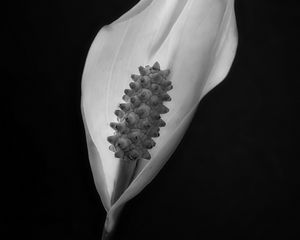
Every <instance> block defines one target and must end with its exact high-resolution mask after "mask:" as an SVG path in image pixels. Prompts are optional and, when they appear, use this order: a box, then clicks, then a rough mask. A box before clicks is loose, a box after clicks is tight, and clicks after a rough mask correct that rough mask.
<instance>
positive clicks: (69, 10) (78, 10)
mask: <svg viewBox="0 0 300 240" xmlns="http://www.w3.org/2000/svg"><path fill="white" fill-rule="evenodd" d="M136 2H138V1H137V0H135V1H116V0H115V1H112V0H110V1H100V0H96V1H95V0H85V1H83V0H81V1H70V0H65V1H50V0H49V1H23V2H22V3H18V2H11V3H10V6H8V8H4V11H5V12H6V13H7V17H6V18H5V21H4V23H5V24H4V25H5V26H4V28H3V29H2V32H3V30H4V35H3V39H4V40H5V43H4V44H3V45H2V47H3V50H4V51H2V52H3V53H2V59H4V60H5V64H4V71H3V72H2V81H1V82H2V88H1V93H2V94H1V95H2V96H4V100H3V102H2V113H4V115H3V118H2V119H4V120H5V124H4V125H3V134H2V137H3V139H4V140H5V143H6V144H5V145H4V147H3V150H4V151H3V152H2V160H1V161H2V163H4V164H5V167H3V168H2V169H3V173H2V174H1V176H4V177H3V180H2V181H1V182H2V184H3V187H2V193H3V194H2V197H1V198H2V199H3V200H5V201H4V203H3V204H2V208H3V210H2V213H1V215H2V218H3V219H4V221H2V224H1V225H2V227H4V228H3V229H4V232H3V233H6V234H7V233H8V235H7V237H6V238H2V239H17V238H16V237H17V235H19V234H20V235H21V236H22V238H23V239H25V238H26V237H28V236H29V238H28V239H40V240H48V239H51V240H52V239H56V240H60V239H64V240H67V239H85V240H94V239H95V240H99V239H100V236H101V231H102V227H103V223H104V220H105V211H104V208H103V207H102V204H101V201H100V198H99V196H98V194H97V191H96V189H95V186H94V183H93V178H92V173H91V169H90V166H89V161H88V155H87V147H86V142H85V134H84V129H83V123H82V119H81V113H80V85H81V74H82V71H83V67H84V63H85V59H86V56H87V53H88V50H89V47H90V45H91V43H92V41H93V39H94V37H95V35H96V34H97V32H98V31H99V30H100V28H101V27H102V26H103V25H105V24H109V23H110V22H112V21H113V20H115V19H116V18H117V17H119V16H120V15H121V14H123V13H125V12H126V11H127V10H129V9H130V8H131V7H132V6H134V5H135V4H136ZM296 2H297V1H273V0H266V1H262V0H256V1H253V0H252V1H246V0H240V1H236V4H235V5H236V6H235V7H236V16H237V23H238V31H239V46H238V50H237V55H236V58H235V60H234V63H233V66H232V68H231V70H230V73H229V74H228V76H227V78H226V79H225V80H224V81H223V82H222V83H221V84H220V85H219V86H218V87H216V88H215V89H214V90H212V91H211V92H210V93H209V94H208V95H207V96H206V97H205V98H204V99H203V101H202V102H201V103H200V105H199V108H198V111H197V113H196V116H195V118H194V120H193V122H192V124H191V126H190V128H189V130H188V132H187V133H186V135H185V137H184V139H183V141H182V143H181V144H180V146H179V147H178V149H177V150H176V152H175V153H174V155H173V157H172V158H171V159H170V160H169V161H168V163H167V164H166V165H165V167H164V168H163V169H162V170H161V172H160V174H159V175H158V176H157V177H156V178H155V179H154V180H153V181H152V183H151V184H150V185H148V186H147V187H146V188H145V189H144V190H143V191H142V192H141V193H140V194H139V195H138V196H137V197H135V198H134V199H133V200H131V201H130V202H129V203H128V204H127V206H126V208H125V209H124V211H123V213H122V215H121V219H120V222H119V225H118V228H117V230H116V235H115V239H124V240H126V239H132V240H134V239H145V240H147V239H220V238H228V239H274V238H275V239H296V238H297V237H298V238H299V236H300V235H299V232H298V228H299V198H297V197H296V195H297V193H298V192H299V183H300V182H299V177H298V175H299V164H298V161H299V155H296V152H297V150H298V149H297V148H299V146H297V145H298V144H296V142H297V141H298V138H296V132H297V130H298V121H297V120H296V113H297V112H298V111H299V105H298V106H297V102H298V100H299V97H298V95H299V93H298V91H299V90H298V86H297V82H298V81H299V73H298V69H299V56H297V55H298V44H299V42H298V41H297V39H296V36H297V32H299V31H298V28H299V25H298V24H297V22H296V19H297V18H299V11H300V9H299V7H298V6H297V5H296ZM6 165H7V167H6ZM18 239H19V238H18Z"/></svg>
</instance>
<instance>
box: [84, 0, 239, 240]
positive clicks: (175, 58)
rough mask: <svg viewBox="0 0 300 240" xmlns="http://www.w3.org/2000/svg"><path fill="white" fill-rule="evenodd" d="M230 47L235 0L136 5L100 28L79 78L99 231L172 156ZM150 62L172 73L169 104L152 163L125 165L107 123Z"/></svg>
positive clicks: (228, 60)
mask: <svg viewBox="0 0 300 240" xmlns="http://www.w3.org/2000/svg"><path fill="white" fill-rule="evenodd" d="M236 47H237V31H236V23H235V14H234V0H141V1H140V2H139V3H138V4H137V5H136V6H134V7H133V8H132V9H131V10H129V11H128V12H127V13H125V14H124V15H123V16H121V17H120V18H119V19H117V20H116V21H115V22H113V23H112V24H110V25H108V26H105V27H103V28H102V29H101V30H100V32H99V33H98V35H97V36H96V38H95V40H94V42H93V44H92V46H91V48H90V50H89V54H88V57H87V60H86V64H85V68H84V72H83V77H82V115H83V120H84V125H85V131H86V138H87V145H88V151H89V159H90V164H91V168H92V172H93V176H94V181H95V184H96V188H97V190H98V192H99V195H100V197H101V200H102V203H103V205H104V207H105V209H106V211H107V219H106V223H105V230H104V232H105V233H107V234H108V233H110V232H112V230H113V228H114V226H115V223H116V219H117V216H118V214H119V212H120V211H121V209H122V206H123V205H124V204H125V203H126V202H127V201H128V200H130V199H131V198H133V197H134V196H136V195H137V194H138V193H139V192H140V191H141V190H142V189H143V188H144V187H145V186H146V185H147V184H148V183H150V182H151V180H152V179H153V178H154V177H155V175H156V174H157V173H158V172H159V170H160V169H161V168H162V167H163V165H164V164H165V163H166V161H167V160H168V159H169V158H170V156H171V155H172V153H173V152H174V151H175V149H176V147H177V145H178V144H179V142H180V140H181V139H182V137H183V135H184V133H185V131H186V129H187V127H188V126H189V123H190V121H191V120H192V117H193V115H194V113H195V110H196V108H197V106H198V104H199V102H200V100H201V99H202V98H203V97H204V96H205V94H207V93H208V92H209V91H210V90H211V89H212V88H213V87H215V86H216V85H217V84H218V83H220V82H221V81H222V80H223V79H224V78H225V77H226V75H227V73H228V71H229V69H230V66H231V64H232V62H233V59H234V56H235V51H236ZM156 61H158V62H159V64H160V66H161V68H162V69H166V70H169V71H170V74H169V76H168V80H169V81H170V82H171V83H172V85H173V89H172V90H170V91H169V92H168V94H169V95H170V99H172V100H171V101H168V102H165V103H164V105H165V106H166V107H167V108H168V109H169V112H167V113H165V114H163V115H161V118H162V120H163V121H164V122H165V123H166V124H165V126H163V127H161V129H160V136H159V137H157V138H155V142H156V144H155V146H154V147H153V148H152V149H150V150H149V153H150V157H151V158H150V160H147V159H145V158H143V159H139V160H138V161H123V160H122V159H120V158H116V157H115V156H114V153H113V152H111V151H110V150H109V148H111V149H112V147H110V145H111V143H110V142H112V139H110V142H109V141H107V138H108V137H109V136H114V129H113V128H111V127H110V123H111V122H117V116H118V114H116V113H115V110H117V109H118V106H119V104H120V103H121V102H123V101H122V96H123V95H124V90H125V89H127V88H128V87H129V86H130V82H132V79H131V78H130V76H131V75H132V74H138V72H137V69H138V67H139V66H147V65H151V66H152V65H153V64H155V62H156ZM140 73H141V75H143V74H142V72H140ZM133 76H136V75H133ZM133 78H134V77H133ZM131 85H132V84H131ZM132 86H133V85H132ZM127 93H129V90H127ZM147 94H148V93H147ZM149 94H150V93H149ZM127 95H128V94H127ZM125 98H126V97H125ZM125 100H126V99H125ZM128 100H129V98H127V101H128ZM149 111H150V110H149ZM119 114H120V112H119ZM116 115H117V116H116ZM135 117H136V116H135ZM135 117H134V116H133V117H132V118H131V119H133V120H132V121H135V120H134V119H135ZM123 140H124V139H123ZM124 141H125V140H124ZM124 141H123V142H122V144H123V145H124V144H125V145H124V146H127V145H126V144H127V143H126V142H125V143H124ZM112 150H113V149H112ZM121 156H123V155H121ZM191 164H192V163H191ZM103 238H105V237H103Z"/></svg>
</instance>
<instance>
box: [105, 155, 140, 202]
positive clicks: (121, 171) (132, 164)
mask: <svg viewBox="0 0 300 240" xmlns="http://www.w3.org/2000/svg"><path fill="white" fill-rule="evenodd" d="M137 162H138V161H131V160H124V159H120V165H119V168H118V174H117V176H118V177H117V179H116V182H115V186H114V191H113V193H112V197H111V205H113V204H114V203H115V202H116V201H117V200H118V199H119V198H120V196H121V195H122V193H123V192H124V191H125V190H126V189H127V187H128V186H129V184H130V183H131V181H132V180H133V177H134V173H135V171H136V167H137V164H138V163H137Z"/></svg>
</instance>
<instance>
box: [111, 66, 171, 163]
mask: <svg viewBox="0 0 300 240" xmlns="http://www.w3.org/2000/svg"><path fill="white" fill-rule="evenodd" d="M139 72H140V75H135V74H132V75H131V78H132V80H133V82H131V83H130V84H129V86H130V88H131V89H125V90H124V93H125V95H124V96H123V100H124V101H125V102H126V103H121V104H120V109H118V110H116V111H115V115H116V116H117V117H118V122H111V123H110V126H111V127H112V128H113V129H114V130H115V134H114V135H112V136H109V137H108V138H107V140H108V141H109V142H110V143H111V144H112V145H111V146H110V147H109V149H110V150H111V151H113V152H114V153H115V157H116V158H120V159H122V160H124V161H137V160H141V159H147V160H149V159H150V158H151V155H150V153H149V151H148V150H149V149H151V148H153V147H154V146H155V141H154V140H153V138H157V137H159V130H160V128H161V127H164V126H165V125H166V123H165V121H163V120H162V119H161V114H165V113H167V112H168V111H169V109H168V108H167V107H166V106H164V105H163V102H166V101H171V97H170V95H169V94H167V92H168V91H170V90H171V89H172V88H173V86H172V84H171V81H169V80H167V77H168V76H169V73H170V71H169V70H164V71H161V70H160V65H159V63H158V62H156V63H155V64H154V65H153V66H152V67H150V66H146V67H145V68H144V67H142V66H140V67H139Z"/></svg>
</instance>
